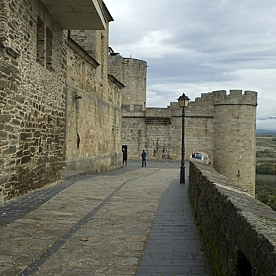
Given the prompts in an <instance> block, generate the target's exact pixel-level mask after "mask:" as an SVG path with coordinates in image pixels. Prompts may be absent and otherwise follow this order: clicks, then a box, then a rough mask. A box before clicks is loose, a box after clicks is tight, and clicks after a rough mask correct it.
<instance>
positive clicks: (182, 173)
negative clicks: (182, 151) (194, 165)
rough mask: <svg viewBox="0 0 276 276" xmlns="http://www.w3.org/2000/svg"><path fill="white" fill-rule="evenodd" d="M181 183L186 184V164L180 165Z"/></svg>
mask: <svg viewBox="0 0 276 276" xmlns="http://www.w3.org/2000/svg"><path fill="white" fill-rule="evenodd" d="M180 183H182V184H185V166H184V165H183V166H182V165H181V167H180Z"/></svg>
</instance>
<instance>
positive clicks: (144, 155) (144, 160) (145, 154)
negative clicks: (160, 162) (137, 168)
mask: <svg viewBox="0 0 276 276" xmlns="http://www.w3.org/2000/svg"><path fill="white" fill-rule="evenodd" d="M141 156H142V167H144V166H145V167H146V166H147V153H146V152H145V150H143V152H142V154H141Z"/></svg>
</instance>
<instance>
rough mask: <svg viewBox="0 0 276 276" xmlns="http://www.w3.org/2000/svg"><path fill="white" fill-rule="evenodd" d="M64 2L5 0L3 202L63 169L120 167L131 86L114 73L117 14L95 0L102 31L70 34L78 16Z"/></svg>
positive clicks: (0, 46) (0, 84) (0, 109)
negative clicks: (126, 90)
mask: <svg viewBox="0 0 276 276" xmlns="http://www.w3.org/2000/svg"><path fill="white" fill-rule="evenodd" d="M73 2H74V3H73ZM73 2H72V3H71V4H72V5H79V3H78V2H77V1H73ZM57 4H58V3H56V4H53V5H52V4H49V3H48V2H47V1H46V2H45V3H44V1H43V0H42V1H39V0H19V1H16V2H15V1H13V0H0V6H1V11H0V13H1V14H0V62H1V65H0V138H1V144H0V169H1V170H0V196H1V199H0V200H1V202H5V201H6V200H9V199H11V198H14V197H16V196H19V195H21V194H24V193H27V192H29V191H31V190H34V189H37V188H39V187H42V186H44V185H47V184H49V183H52V182H54V181H56V180H58V179H60V177H61V171H62V169H63V168H64V167H67V169H69V170H70V169H71V170H72V169H77V170H83V171H90V172H96V171H103V170H108V169H112V168H117V167H120V166H121V159H122V153H121V89H122V88H123V87H124V85H123V84H122V83H120V82H119V81H118V80H117V79H116V78H115V77H114V76H112V75H109V74H108V32H109V28H108V24H109V22H110V21H112V20H113V19H112V17H111V15H110V13H109V11H108V10H107V8H106V6H105V5H104V3H103V2H102V1H96V2H95V3H94V2H93V5H94V4H95V5H100V10H97V12H101V13H102V14H100V16H99V17H98V18H99V20H98V23H97V22H96V21H95V20H97V19H95V18H96V17H97V16H96V15H95V18H91V19H93V20H91V21H93V22H96V23H95V24H96V25H95V26H97V30H95V31H93V30H91V31H87V32H86V33H84V32H82V31H64V30H63V28H64V26H65V28H66V26H67V25H68V26H70V27H72V22H73V21H70V20H67V19H66V18H64V17H63V16H61V17H58V16H57V14H56V13H57V12H58V11H59V9H62V8H63V6H62V5H61V6H59V9H56V7H55V5H57ZM45 5H47V8H46V7H45ZM93 7H94V6H92V4H91V8H93ZM51 10H52V11H54V12H55V16H53V14H51ZM64 11H66V7H65V8H64ZM95 11H96V8H95ZM76 13H77V12H76ZM84 14H85V13H84ZM75 15H76V14H71V16H72V17H74V16H75ZM76 16H77V15H76ZM90 16H91V15H90ZM56 18H58V19H56ZM103 18H104V20H105V26H104V29H102V30H100V29H98V27H99V26H101V25H102V19H103ZM59 19H60V20H61V21H60V22H59ZM66 20H67V21H66ZM83 20H89V18H83ZM66 24H67V25H66ZM75 24H77V26H83V23H81V24H79V21H76V23H75ZM85 26H87V24H86V25H85ZM91 26H92V27H93V25H91V24H90V25H89V27H91ZM92 27H91V28H92ZM87 34H89V35H87ZM85 35H87V37H94V38H95V39H94V41H92V40H91V39H87V37H85ZM82 42H84V43H82ZM87 44H88V46H87Z"/></svg>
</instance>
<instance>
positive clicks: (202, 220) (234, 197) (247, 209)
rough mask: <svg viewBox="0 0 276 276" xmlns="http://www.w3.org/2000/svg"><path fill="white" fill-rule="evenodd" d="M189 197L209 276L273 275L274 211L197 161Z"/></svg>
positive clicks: (275, 249)
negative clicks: (210, 273) (209, 271)
mask: <svg viewBox="0 0 276 276" xmlns="http://www.w3.org/2000/svg"><path fill="white" fill-rule="evenodd" d="M189 199H190V204H191V207H192V210H193V214H194V216H195V220H196V222H197V225H198V231H199V234H200V237H201V240H202V243H203V245H204V249H205V253H206V258H207V260H208V262H209V265H210V269H211V270H212V271H213V273H212V275H219V276H221V275H258V276H260V275H267V276H271V275H276V265H275V264H276V212H274V211H273V210H272V209H271V208H270V207H268V206H266V205H265V204H262V203H261V202H259V201H258V200H256V199H254V198H253V197H251V196H250V195H249V194H247V193H245V192H243V191H242V190H241V189H240V188H239V187H236V186H234V185H233V184H231V183H230V182H229V180H228V179H227V178H226V177H224V176H223V175H221V174H219V173H218V172H216V171H215V170H214V169H213V168H212V167H210V166H208V165H205V164H203V163H200V162H190V174H189Z"/></svg>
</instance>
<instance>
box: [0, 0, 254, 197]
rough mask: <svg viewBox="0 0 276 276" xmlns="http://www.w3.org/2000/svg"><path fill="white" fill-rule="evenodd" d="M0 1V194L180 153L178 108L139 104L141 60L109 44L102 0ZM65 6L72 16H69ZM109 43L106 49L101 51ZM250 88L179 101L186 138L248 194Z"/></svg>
mask: <svg viewBox="0 0 276 276" xmlns="http://www.w3.org/2000/svg"><path fill="white" fill-rule="evenodd" d="M63 2H64V1H62V0H55V1H54V0H41V1H40V0H18V1H16V2H14V1H12V0H0V7H1V11H0V139H1V143H0V169H1V171H0V196H1V201H2V202H4V201H6V200H8V199H11V198H14V197H16V196H19V195H22V194H24V193H27V192H29V191H31V190H34V189H37V188H40V187H42V186H44V185H47V184H49V183H52V182H54V181H57V180H59V179H60V178H61V172H62V170H63V169H67V170H82V171H86V172H99V171H104V170H110V169H114V168H118V167H121V166H122V152H121V151H122V146H124V147H126V148H127V151H128V158H129V159H140V154H141V151H142V150H143V149H145V150H146V151H147V153H148V159H174V160H179V159H180V153H181V109H180V108H179V107H178V103H176V102H173V103H170V105H169V106H168V107H167V108H146V77H147V63H146V62H145V61H142V60H137V59H133V58H124V57H122V56H120V55H119V54H116V53H114V52H113V51H112V50H111V48H109V47H108V45H109V43H108V35H109V23H110V22H111V21H113V18H112V16H111V14H110V13H109V11H108V9H107V8H106V6H105V4H104V3H103V2H102V1H101V0H92V1H91V0H84V3H85V5H86V7H85V8H82V7H80V6H79V2H78V1H77V0H72V1H70V6H69V5H68V4H64V3H63ZM69 14H70V16H69ZM108 49H109V51H108ZM256 104H257V94H256V93H255V92H252V91H245V92H242V91H239V90H233V91H230V93H227V92H226V91H213V92H210V93H206V94H202V95H201V97H199V98H196V99H195V101H193V102H191V103H190V104H189V106H188V107H187V108H186V111H185V114H186V120H185V146H186V156H185V158H186V159H188V158H189V155H190V153H191V152H192V151H202V152H205V153H206V154H207V155H208V157H209V160H210V165H211V166H213V167H214V168H215V169H216V170H217V171H218V172H220V173H222V174H224V175H225V176H227V177H228V178H229V179H230V180H231V181H232V182H233V183H234V184H236V185H238V186H240V187H242V188H243V189H244V190H246V191H247V192H249V193H250V194H251V195H254V193H255V192H254V187H255V127H256V125H255V121H256V118H255V117H256Z"/></svg>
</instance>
